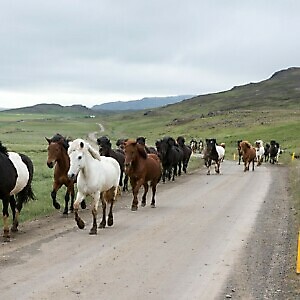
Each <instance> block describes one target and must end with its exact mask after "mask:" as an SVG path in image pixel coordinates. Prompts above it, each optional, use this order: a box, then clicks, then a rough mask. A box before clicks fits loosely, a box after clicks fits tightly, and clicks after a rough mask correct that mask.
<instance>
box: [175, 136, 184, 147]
mask: <svg viewBox="0 0 300 300" xmlns="http://www.w3.org/2000/svg"><path fill="white" fill-rule="evenodd" d="M177 143H178V145H179V146H181V147H183V146H184V143H185V139H184V137H183V136H179V137H178V138H177Z"/></svg>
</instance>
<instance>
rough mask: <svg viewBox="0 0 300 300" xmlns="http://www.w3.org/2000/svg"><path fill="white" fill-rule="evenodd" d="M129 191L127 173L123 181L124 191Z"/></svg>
mask: <svg viewBox="0 0 300 300" xmlns="http://www.w3.org/2000/svg"><path fill="white" fill-rule="evenodd" d="M125 191H128V175H127V174H125V177H124V182H123V192H125Z"/></svg>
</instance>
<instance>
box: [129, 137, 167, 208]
mask: <svg viewBox="0 0 300 300" xmlns="http://www.w3.org/2000/svg"><path fill="white" fill-rule="evenodd" d="M125 172H126V174H128V176H129V178H130V183H131V186H132V194H133V200H132V205H131V210H132V211H136V210H137V208H138V198H137V196H138V192H139V189H140V187H141V186H142V185H143V186H144V194H143V196H142V206H145V205H146V196H147V192H148V189H149V185H148V182H149V181H150V183H151V187H152V201H151V207H155V194H156V186H157V184H158V182H159V180H160V178H161V172H162V170H161V164H160V160H159V158H158V156H157V155H156V154H152V153H150V154H147V153H146V151H145V149H144V146H143V145H140V144H138V143H137V142H136V141H134V140H129V141H127V142H126V144H125Z"/></svg>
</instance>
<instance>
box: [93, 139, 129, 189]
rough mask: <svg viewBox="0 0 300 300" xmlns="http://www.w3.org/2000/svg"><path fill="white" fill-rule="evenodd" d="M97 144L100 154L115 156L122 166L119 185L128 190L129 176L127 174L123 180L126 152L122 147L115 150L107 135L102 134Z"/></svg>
mask: <svg viewBox="0 0 300 300" xmlns="http://www.w3.org/2000/svg"><path fill="white" fill-rule="evenodd" d="M97 144H98V146H99V153H100V155H103V156H107V157H112V158H114V159H115V160H116V161H117V162H118V163H119V166H120V169H121V174H120V180H119V186H121V187H123V192H125V191H128V176H127V175H126V174H125V177H124V182H123V174H124V171H125V154H124V151H123V150H121V149H116V150H113V149H112V148H111V142H110V140H109V138H108V137H107V136H101V137H100V138H98V139H97Z"/></svg>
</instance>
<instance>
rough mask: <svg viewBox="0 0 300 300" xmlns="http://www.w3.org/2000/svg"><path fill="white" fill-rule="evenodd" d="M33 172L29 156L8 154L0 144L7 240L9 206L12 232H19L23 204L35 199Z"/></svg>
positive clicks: (0, 194)
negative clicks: (19, 218)
mask: <svg viewBox="0 0 300 300" xmlns="http://www.w3.org/2000/svg"><path fill="white" fill-rule="evenodd" d="M33 172H34V168H33V163H32V161H31V159H30V158H29V157H28V156H26V155H24V154H18V153H16V152H8V151H7V149H6V147H4V146H3V145H2V143H1V142H0V174H1V175H0V176H1V180H0V199H2V202H3V210H2V212H3V237H4V238H5V239H6V240H9V239H10V232H9V226H8V216H9V213H8V205H9V204H10V207H11V210H12V214H13V225H12V227H11V231H18V225H19V222H18V216H19V214H20V212H21V210H22V207H23V204H24V203H26V202H27V201H28V200H29V199H32V200H33V199H35V196H34V193H33V191H32V187H31V183H32V178H33Z"/></svg>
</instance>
